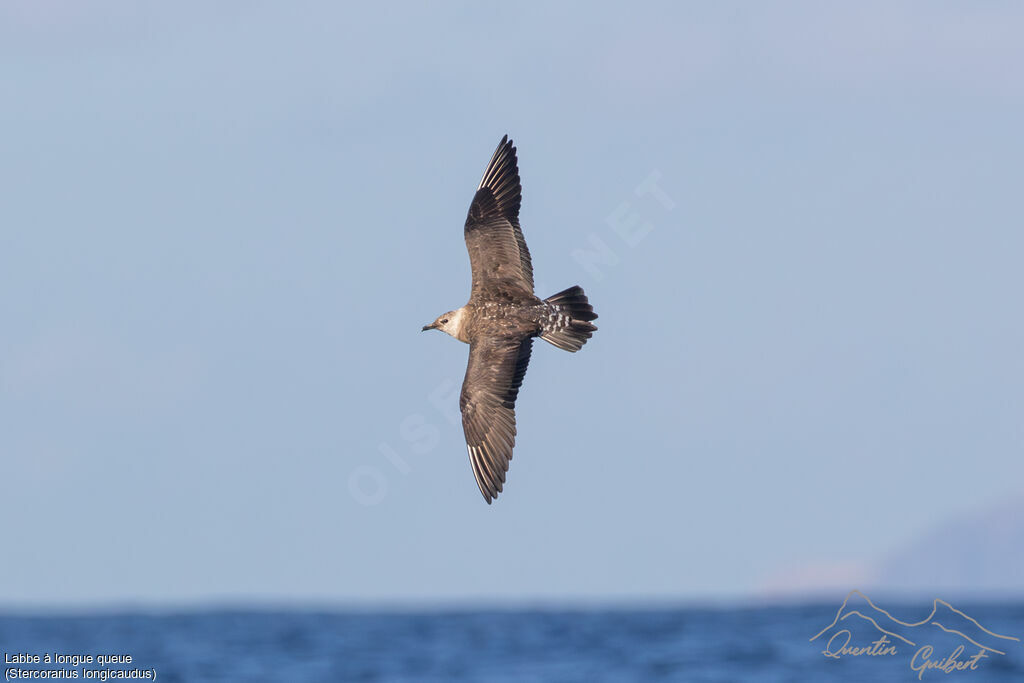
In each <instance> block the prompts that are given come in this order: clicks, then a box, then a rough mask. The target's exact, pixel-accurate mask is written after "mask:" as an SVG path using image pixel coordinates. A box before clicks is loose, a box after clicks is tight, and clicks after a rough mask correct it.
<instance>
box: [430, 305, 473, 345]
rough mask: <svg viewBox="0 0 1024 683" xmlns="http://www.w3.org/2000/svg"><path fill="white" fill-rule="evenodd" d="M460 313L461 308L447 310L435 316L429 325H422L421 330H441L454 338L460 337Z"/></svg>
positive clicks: (461, 311)
mask: <svg viewBox="0 0 1024 683" xmlns="http://www.w3.org/2000/svg"><path fill="white" fill-rule="evenodd" d="M462 313H463V309H461V308H459V309H456V310H454V311H448V312H447V313H442V314H441V315H439V316H437V319H436V320H434V322H432V323H430V324H429V325H424V326H423V331H424V332H426V331H427V330H441V331H442V332H444V333H446V334H450V335H451V336H453V337H455V338H456V339H460V340H461V337H460V333H461V332H462Z"/></svg>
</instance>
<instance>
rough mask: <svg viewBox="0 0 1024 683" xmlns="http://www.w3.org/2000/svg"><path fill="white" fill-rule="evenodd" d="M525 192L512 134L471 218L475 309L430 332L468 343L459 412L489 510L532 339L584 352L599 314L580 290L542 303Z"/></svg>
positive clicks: (511, 441) (503, 467) (440, 320)
mask: <svg viewBox="0 0 1024 683" xmlns="http://www.w3.org/2000/svg"><path fill="white" fill-rule="evenodd" d="M521 201H522V188H521V186H520V185H519V167H518V165H517V162H516V148H515V147H514V146H513V144H512V141H511V140H509V139H508V136H507V135H506V136H505V137H503V138H502V139H501V143H499V144H498V149H496V150H495V151H494V156H492V157H491V161H490V163H489V164H487V169H486V170H485V171H484V175H483V178H482V179H481V180H480V185H479V186H478V187H477V190H476V195H474V197H473V203H472V204H470V207H469V215H468V216H467V217H466V227H465V231H464V236H465V238H466V248H467V249H468V250H469V262H470V266H471V267H472V270H473V286H472V290H471V293H470V296H469V302H468V303H467V304H466V305H465V306H463V307H462V308H457V309H455V310H454V311H448V312H447V313H444V314H442V315H440V316H438V317H437V319H436V320H434V322H432V323H430V324H429V325H426V326H424V328H423V331H424V332H425V331H427V330H441V331H442V332H445V333H447V334H450V335H451V336H453V337H455V338H456V339H458V340H459V341H461V342H465V343H467V344H469V365H468V366H467V367H466V379H465V381H463V383H462V394H461V396H460V397H459V408H460V409H461V410H462V429H463V431H464V432H465V435H466V447H467V448H468V449H469V462H470V464H471V465H472V466H473V476H475V477H476V483H477V486H479V487H480V493H482V494H483V496H484V500H486V501H487V504H488V505H490V503H491V501H492V500H493V499H494V498H497V497H498V493H500V492H501V490H502V486H504V484H505V473H506V472H508V463H509V461H510V460H511V459H512V448H513V447H514V446H515V443H516V413H515V406H516V397H517V396H518V395H519V387H520V386H522V384H523V376H524V375H525V374H526V366H527V365H528V364H529V362H530V351H531V350H532V349H533V338H534V337H540V338H541V339H543V340H544V341H546V342H549V343H551V344H554V345H555V346H557V347H558V348H560V349H564V350H565V351H572V352H576V351H579V350H580V349H581V348H583V345H584V344H586V343H587V340H588V339H590V337H591V335H592V334H593V333H594V331H595V330H596V329H597V327H596V326H595V325H593V324H592V323H591V321H592V320H596V319H597V314H596V313H594V309H593V308H592V307H591V306H590V303H589V302H588V301H587V295H586V294H584V293H583V289H582V288H581V287H579V286H573V287H570V288H568V289H566V290H563V291H561V292H559V293H558V294H554V295H552V296H549V297H548V298H547V299H539V298H537V297H536V296H534V294H533V264H532V263H531V261H530V251H529V250H528V249H527V248H526V240H525V239H523V231H522V229H520V227H519V204H520V202H521Z"/></svg>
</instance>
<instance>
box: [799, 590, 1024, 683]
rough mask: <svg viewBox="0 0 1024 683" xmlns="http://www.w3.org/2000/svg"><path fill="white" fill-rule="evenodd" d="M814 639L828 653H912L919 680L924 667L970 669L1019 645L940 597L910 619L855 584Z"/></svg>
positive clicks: (944, 670)
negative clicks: (926, 612) (921, 615)
mask: <svg viewBox="0 0 1024 683" xmlns="http://www.w3.org/2000/svg"><path fill="white" fill-rule="evenodd" d="M933 627H935V628H933ZM819 639H820V640H819ZM816 640H817V641H819V643H821V644H823V645H824V649H823V650H822V651H821V654H822V655H824V656H825V657H827V658H829V659H842V658H844V657H883V658H885V657H896V656H899V655H900V654H904V653H908V654H909V653H912V654H911V655H910V660H909V664H910V668H911V669H912V670H913V671H915V672H917V677H918V679H919V680H923V677H924V674H925V673H926V672H929V671H937V672H941V673H945V674H951V673H955V672H960V671H976V670H977V669H978V668H980V667H981V664H982V661H983V660H985V659H988V658H989V657H992V656H999V655H1006V653H1007V652H1009V651H1010V649H1011V648H1019V647H1021V640H1020V638H1016V637H1014V636H1006V635H1001V634H999V633H996V632H994V631H990V630H989V629H987V628H985V627H984V626H982V625H981V624H980V623H978V621H977V620H976V619H974V618H973V617H970V616H968V615H967V614H965V613H964V612H962V611H960V610H958V609H957V608H955V607H953V605H951V604H949V603H948V602H946V601H945V600H939V599H937V598H936V599H935V600H934V601H933V602H932V611H931V613H930V614H929V615H928V616H927V617H925V618H924V619H922V620H921V621H916V622H910V621H902V620H900V619H897V618H896V617H894V616H893V615H892V614H890V613H889V612H888V611H886V610H884V609H882V608H881V607H879V606H877V605H876V604H875V603H874V602H872V601H871V598H869V597H868V596H866V595H865V594H864V593H862V592H860V591H859V590H852V591H850V592H849V594H847V596H846V599H845V600H843V604H842V605H840V607H839V610H838V611H837V612H836V616H835V619H833V620H832V623H831V624H829V625H828V626H826V627H825V628H823V629H821V631H819V632H818V633H816V634H815V635H813V636H812V637H811V638H810V641H811V642H814V641H816Z"/></svg>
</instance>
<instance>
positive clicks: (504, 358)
mask: <svg viewBox="0 0 1024 683" xmlns="http://www.w3.org/2000/svg"><path fill="white" fill-rule="evenodd" d="M532 348H533V339H532V338H530V337H527V338H526V339H523V340H518V339H509V338H498V339H494V338H492V339H480V340H477V341H475V342H473V344H472V345H471V346H470V348H469V365H468V367H467V368H466V379H465V381H464V382H463V383H462V396H461V398H460V399H459V407H460V408H461V409H462V429H463V431H465V433H466V446H467V448H468V449H469V461H470V463H471V464H472V466H473V476H475V477H476V483H477V485H478V486H479V487H480V493H482V494H484V500H486V501H487V503H488V504H490V502H491V500H492V499H494V498H497V497H498V493H499V492H500V491H501V487H502V485H503V484H504V483H505V473H506V472H507V471H508V462H509V460H511V459H512V448H513V447H514V446H515V443H516V413H515V407H516V396H518V395H519V387H520V386H522V384H523V376H524V375H526V366H527V365H528V364H529V363H530V351H531V350H532Z"/></svg>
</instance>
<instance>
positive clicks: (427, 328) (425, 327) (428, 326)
mask: <svg viewBox="0 0 1024 683" xmlns="http://www.w3.org/2000/svg"><path fill="white" fill-rule="evenodd" d="M436 328H437V323H430V324H429V325H424V326H423V329H422V330H420V332H426V331H427V330H433V329H436Z"/></svg>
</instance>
